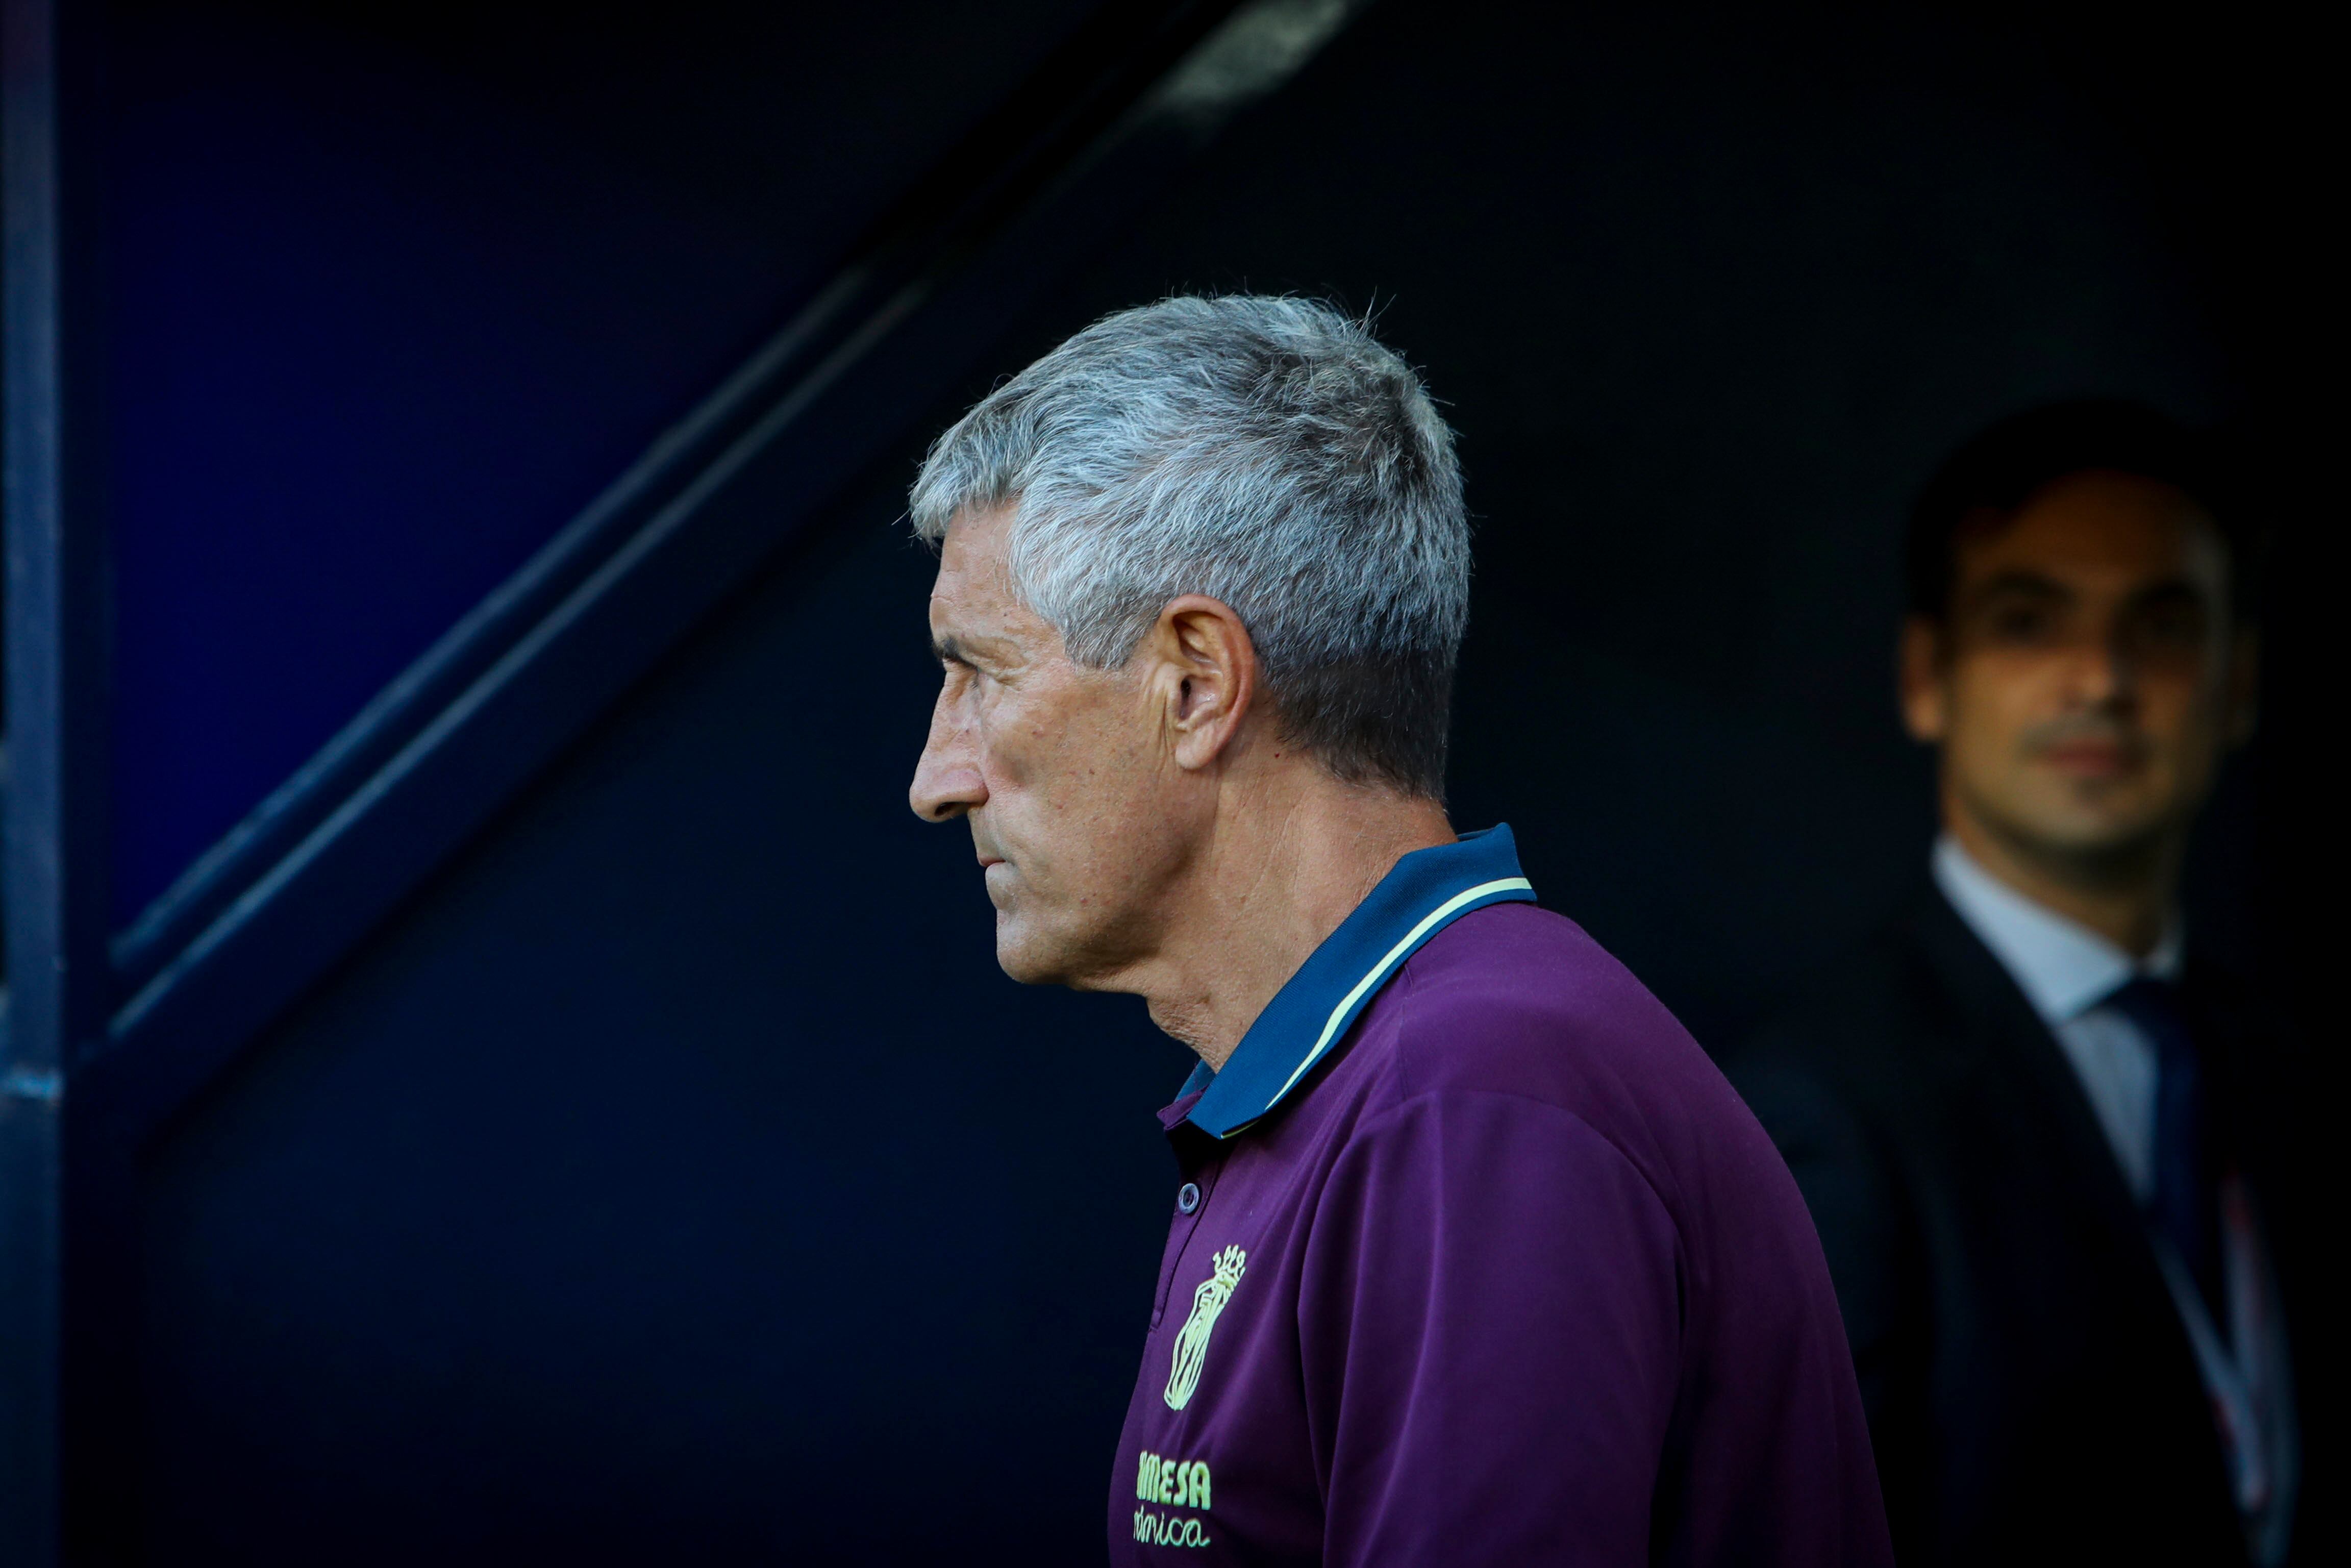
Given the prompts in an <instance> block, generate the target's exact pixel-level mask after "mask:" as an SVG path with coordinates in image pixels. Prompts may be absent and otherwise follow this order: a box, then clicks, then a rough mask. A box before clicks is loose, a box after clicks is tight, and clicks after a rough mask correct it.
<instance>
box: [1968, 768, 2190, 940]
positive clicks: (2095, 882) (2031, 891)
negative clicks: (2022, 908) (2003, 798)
mask: <svg viewBox="0 0 2351 1568" xmlns="http://www.w3.org/2000/svg"><path fill="white" fill-rule="evenodd" d="M1943 825H1944V827H1945V828H1946V829H1947V830H1948V831H1949V832H1950V834H1951V836H1952V837H1953V838H1955V839H1957V840H1958V841H1959V847H1960V848H1961V849H1963V850H1965V851H1967V852H1968V858H1969V859H1970V860H1972V861H1974V862H1976V864H1978V865H1980V866H1981V867H1982V868H1983V869H1984V870H1985V871H1987V872H1989V873H1991V875H1993V876H1994V877H1997V878H1998V879H1999V880H2000V881H2001V882H2003V883H2007V884H2008V885H2009V886H2010V887H2011V888H2014V889H2015V890H2016V891H2017V892H2019V893H2021V894H2023V895H2024V896H2025V897H2027V898H2029V899H2031V900H2032V902H2033V903H2035V904H2040V905H2041V906H2042V907H2043V909H2047V910H2051V911H2053V912H2054V913H2056V914H2059V915H2064V916H2065V917H2066V918H2067V919H2069V920H2072V921H2074V922H2075V923H2077V924H2079V925H2085V926H2087V927H2089V928H2090V929H2091V930H2093V931H2095V932H2096V933H2097V934H2098V935H2099V936H2104V937H2105V939H2106V940H2107V941H2109V942H2112V943H2113V944H2114V945H2115V946H2117V947H2120V948H2121V949H2123V951H2125V952H2126V953H2129V954H2131V955H2132V956H2135V957H2141V958H2143V957H2145V956H2147V955H2148V954H2149V953H2152V952H2154V951H2155V949H2156V946H2157V945H2158V944H2159V943H2160V942H2161V941H2162V940H2163V934H2164V931H2165V929H2166V928H2167V925H2168V922H2169V918H2170V915H2171V909H2172V904H2173V901H2174V897H2175V894H2176V891H2177V888H2178V885H2179V862H2180V858H2181V853H2180V852H2181V845H2180V844H2179V841H2178V835H2166V836H2165V837H2163V838H2161V839H2158V840H2154V841H2149V842H2147V844H2144V845H2140V846H2135V847H2133V848H2132V849H2131V850H2129V851H2127V852H2117V853H2111V854H2102V855H2096V856H2092V855H2085V854H2080V853H2075V852H2067V851H2053V850H2044V849H2041V848H2038V847H2036V846H2034V845H2032V844H2030V843H2028V842H2025V841H2022V840H2021V839H2020V838H2019V837H2018V836H2017V835H2015V834H2012V833H2006V832H2002V831H2000V830H1999V829H1997V828H1995V827H1993V826H1991V824H1989V823H1986V822H1985V821H1982V820H1981V819H1980V818H1979V817H1977V816H1976V815H1975V814H1974V813H1973V812H1972V811H1970V810H1967V808H1966V807H1965V806H1964V805H1963V804H1960V803H1959V802H1956V801H1953V800H1949V799H1946V800H1944V802H1943Z"/></svg>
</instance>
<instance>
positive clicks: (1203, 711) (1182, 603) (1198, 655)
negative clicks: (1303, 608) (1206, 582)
mask: <svg viewBox="0 0 2351 1568" xmlns="http://www.w3.org/2000/svg"><path fill="white" fill-rule="evenodd" d="M1143 651H1144V652H1145V653H1148V654H1149V655H1150V656H1151V658H1152V660H1153V661H1154V664H1155V666H1156V667H1155V669H1154V670H1153V672H1152V674H1151V677H1150V682H1149V685H1150V690H1151V693H1152V699H1153V701H1154V702H1155V704H1156V705H1157V706H1158V708H1159V712H1160V723H1161V725H1162V727H1163V729H1164V732H1165V735H1166V737H1167V746H1168V750H1169V752H1170V753H1171V754H1172V755H1173V756H1174V757H1175V763H1176V766H1178V767H1180V768H1195V769H1196V768H1206V767H1207V766H1208V765H1209V764H1210V763H1212V762H1214V761H1216V760H1217V758H1219V757H1221V756H1222V755H1224V753H1225V751H1226V750H1227V748H1228V747H1230V746H1231V745H1232V743H1233V737H1235V736H1237V735H1238V734H1239V733H1240V727H1241V720H1242V719H1243V718H1244V717H1245V716H1247V715H1248V713H1249V709H1250V708H1251V707H1252V706H1255V704H1256V701H1257V683H1258V663H1257V645H1256V644H1255V643H1251V642H1250V641H1249V628H1248V627H1246V626H1244V625H1242V624H1241V618H1240V617H1239V616H1238V615H1237V614H1235V613H1234V612H1233V610H1232V607H1231V606H1230V605H1228V604H1226V603H1224V602H1223V601H1219V600H1215V599H1210V598H1209V597H1208V596H1207V595H1206V594H1203V593H1187V594H1185V595H1184V596H1183V597H1182V598H1180V599H1171V600H1169V601H1167V605H1166V608H1165V609H1163V610H1161V611H1160V612H1159V619H1158V620H1156V621H1155V622H1152V626H1151V630H1150V631H1149V632H1146V633H1145V634H1144V647H1143Z"/></svg>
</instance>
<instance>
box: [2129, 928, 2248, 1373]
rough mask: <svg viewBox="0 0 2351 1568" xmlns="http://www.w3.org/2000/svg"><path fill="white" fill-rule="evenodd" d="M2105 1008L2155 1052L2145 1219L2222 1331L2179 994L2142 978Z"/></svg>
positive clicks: (2204, 1160)
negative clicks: (2184, 1268)
mask: <svg viewBox="0 0 2351 1568" xmlns="http://www.w3.org/2000/svg"><path fill="white" fill-rule="evenodd" d="M2103 1005H2105V1006H2106V1007H2110V1008H2114V1009H2118V1010H2119V1011H2120V1012H2121V1013H2122V1014H2123V1016H2124V1017H2126V1018H2127V1019H2130V1020H2131V1022H2133V1023H2135V1024H2137V1026H2138V1027H2139V1030H2140V1031H2141V1032H2142V1033H2144V1034H2145V1035H2146V1036H2147V1039H2148V1040H2151V1041H2153V1042H2154V1045H2155V1052H2156V1091H2155V1193H2154V1196H2153V1197H2150V1198H2149V1199H2148V1202H2147V1219H2148V1221H2149V1222H2150V1223H2151V1224H2152V1225H2153V1226H2154V1228H2155V1231H2156V1234H2157V1235H2158V1236H2161V1237H2162V1238H2163V1239H2165V1240H2167V1241H2168V1242H2169V1243H2170V1244H2171V1246H2172V1249H2173V1250H2174V1251H2176V1252H2178V1253H2179V1260H2180V1261H2181V1262H2182V1263H2185V1264H2186V1265H2188V1271H2189V1274H2190V1275H2192V1276H2193V1277H2194V1278H2195V1281H2196V1284H2197V1288H2198V1289H2199V1290H2200V1291H2202V1292H2203V1295H2204V1302H2205V1305H2206V1306H2207V1307H2209V1308H2210V1309H2211V1311H2212V1312H2213V1316H2214V1319H2215V1321H2216V1322H2223V1323H2225V1322H2226V1321H2227V1320H2226V1317H2225V1315H2224V1314H2223V1313H2222V1312H2221V1310H2220V1257H2219V1253H2220V1247H2219V1239H2220V1238H2219V1235H2218V1232H2219V1229H2220V1223H2219V1220H2220V1215H2219V1208H2218V1203H2217V1197H2216V1188H2215V1184H2214V1181H2213V1173H2212V1169H2211V1158H2210V1155H2211V1150H2210V1144H2209V1142H2208V1141H2207V1136H2206V1127H2205V1122H2204V1085H2203V1074H2202V1071H2201V1068H2200V1066H2199V1062H2198V1061H2197V1057H2196V1041H2195V1039H2194V1037H2193V1036H2192V1035H2191V1034H2190V1033H2189V1028H2188V1016H2187V1013H2186V1011H2185V1010H2184V1009H2182V1008H2181V1007H2180V1005H2179V988H2177V987H2175V986H2173V985H2171V984H2169V983H2168V982H2167V981H2163V980H2158V979H2152V978H2150V977H2147V976H2145V975H2141V976H2139V977H2137V978H2135V979H2132V980H2130V981H2127V982H2126V983H2125V984H2124V985H2123V986H2121V987H2120V988H2117V989H2116V990H2115V991H2113V992H2112V993H2111V994H2109V995H2108V996H2107V997H2106V998H2105V1002H2104V1004H2103ZM2223 1332H2224V1333H2225V1332H2226V1331H2225V1330H2223Z"/></svg>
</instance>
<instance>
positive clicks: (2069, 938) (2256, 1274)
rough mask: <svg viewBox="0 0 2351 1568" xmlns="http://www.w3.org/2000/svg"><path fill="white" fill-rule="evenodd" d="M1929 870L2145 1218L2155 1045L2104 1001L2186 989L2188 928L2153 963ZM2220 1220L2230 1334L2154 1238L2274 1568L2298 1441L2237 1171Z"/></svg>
mask: <svg viewBox="0 0 2351 1568" xmlns="http://www.w3.org/2000/svg"><path fill="white" fill-rule="evenodd" d="M1934 872H1935V885H1936V886H1938V887H1939V888H1940V889H1942V891H1943V896H1944V897H1945V898H1948V899H1949V900H1950V903H1951V907H1952V908H1953V909H1955V910H1957V911H1958V912H1959V918H1960V919H1961V920H1964V921H1966V922H1967V925H1968V928H1969V929H1970V930H1971V931H1973V932H1974V933H1975V934H1976V936H1978V937H1979V938H1980V940H1981V941H1982V943H1983V945H1984V946H1987V947H1989V948H1991V953H1992V956H1993V957H1995V958H1997V959H1999V960H2000V963H2001V967H2002V968H2004V969H2006V970H2007V971H2008V973H2009V977H2011V979H2013V980H2014V981H2015V982H2016V985H2017V988H2018V989H2019V990H2022V992H2023V993H2024V997H2025V999H2026V1000H2027V1001H2029V1002H2031V1003H2032V1010H2033V1011H2034V1012H2036V1013H2038V1014H2039V1015H2040V1016H2041V1021H2042V1022H2043V1023H2044V1024H2046V1025H2048V1026H2049V1032H2050V1033H2051V1034H2053V1035H2054V1036H2056V1038H2057V1044H2058V1046H2059V1047H2060V1048H2061V1049H2062V1050H2063V1051H2064V1053H2065V1059H2066V1061H2069V1062H2071V1063H2072V1064H2073V1068H2074V1076H2075V1077H2076V1078H2078V1079H2080V1080H2081V1083H2082V1091H2083V1093H2084V1094H2085V1095H2086V1096H2087V1097H2088V1099H2089V1102H2090V1108H2091V1110H2093V1111H2094V1112H2095V1113H2096V1114H2097V1118H2098V1125H2099V1127H2100V1128H2101V1129H2103V1130H2104V1131H2105V1135H2106V1144H2107V1146H2108V1147H2110V1148H2111V1149H2112V1150H2113V1151H2114V1155H2115V1163H2116V1165H2118V1166H2121V1167H2122V1173H2123V1179H2124V1180H2125V1181H2126V1183H2128V1184H2129V1186H2130V1190H2131V1196H2132V1197H2135V1198H2137V1200H2138V1202H2139V1205H2140V1207H2142V1208H2144V1207H2146V1205H2147V1203H2148V1202H2149V1201H2150V1200H2151V1199H2152V1198H2153V1197H2154V1195H2155V1099H2156V1086H2157V1079H2158V1071H2157V1054H2156V1045H2155V1041H2153V1040H2149V1039H2148V1038H2147V1035H2146V1033H2145V1031H2143V1030H2141V1029H2140V1028H2139V1027H2138V1025H2137V1023H2135V1022H2134V1021H2132V1019H2130V1018H2129V1017H2128V1016H2127V1015H2126V1014H2125V1013H2124V1012H2123V1011H2122V1009H2119V1008H2115V1007H2110V1006H2106V1005H2105V1004H2104V1002H2103V1000H2102V998H2106V997H2109V996H2112V995H2113V994H2114V993H2115V991H2116V988H2119V987H2121V986H2122V985H2124V984H2125V983H2126V982H2127V981H2130V980H2132V979H2135V978H2137V977H2140V976H2147V977H2152V978H2156V979H2160V980H2176V979H2178V978H2179V922H2178V921H2177V920H2176V919H2175V920H2174V921H2173V922H2172V923H2171V925H2170V928H2169V929H2168V930H2167V931H2166V932H2165V933H2164V935H2163V939H2162V941H2160V942H2158V944H2157V945H2156V948H2155V951H2154V952H2152V953H2149V954H2148V955H2147V956H2146V957H2144V958H2134V957H2132V956H2130V955H2129V954H2128V953H2126V952H2125V951H2124V950H2123V949H2122V948H2120V947H2118V946H2115V944H2113V943H2112V942H2109V941H2107V940H2106V939H2105V937H2104V936H2099V935H2098V934H2097V933H2096V932H2095V931H2092V930H2090V929H2089V928H2088V927H2087V926H2085V925H2081V924H2079V923H2078V922H2076V921H2073V920H2069V919H2067V918H2066V917H2065V916H2064V915H2059V914H2057V913H2055V912H2054V911H2053V910H2049V909H2045V908H2043V906H2042V905H2040V904H2035V903H2033V902H2032V900H2031V899H2029V898H2027V897H2025V896H2024V894H2021V893H2019V892H2017V891H2016V890H2015V889H2014V888H2011V887H2010V886H2009V885H2008V884H2007V883H2003V882H2001V881H2000V880H1999V879H1997V878H1996V877H1994V876H1993V875H1992V874H1991V873H1990V872H1988V871H1986V870H1984V869H1983V867H1981V866H1980V865H1978V864H1977V863H1976V862H1975V861H1973V860H1972V859H1970V857H1969V855H1968V852H1966V851H1965V850H1963V849H1961V848H1960V847H1959V841H1958V840H1956V839H1954V838H1952V837H1951V836H1950V835H1949V834H1948V833H1946V834H1944V835H1943V837H1942V838H1940V839H1939V840H1938V841H1936V844H1935V859H1934ZM2220 1220H2221V1231H2222V1235H2221V1248H2220V1253H2221V1269H2222V1275H2223V1281H2224V1282H2223V1293H2224V1295H2225V1296H2226V1298H2227V1303H2226V1310H2227V1316H2228V1319H2229V1321H2228V1322H2227V1323H2226V1324H2221V1323H2219V1322H2214V1320H2213V1314H2212V1312H2211V1310H2210V1308H2209V1307H2207V1306H2206V1305H2205V1302H2204V1296H2203V1292H2202V1291H2199V1290H2198V1289H2197V1287H2196V1285H2195V1283H2194V1281H2193V1280H2192V1279H2191V1278H2190V1276H2189V1271H2188V1269H2187V1267H2186V1265H2185V1264H2183V1263H2182V1262H2180V1260H2179V1258H2178V1257H2177V1256H2176V1255H2175V1254H2174V1253H2173V1251H2172V1249H2170V1247H2169V1246H2168V1245H2167V1244H2165V1243H2164V1242H2163V1241H2162V1239H2160V1238H2159V1237H2157V1236H2155V1235H2154V1234H2153V1232H2152V1230H2150V1232H2149V1238H2148V1239H2149V1241H2150V1243H2151V1244H2152V1245H2153V1246H2154V1248H2155V1251H2156V1259H2157V1262H2158V1265H2159V1266H2160V1267H2161V1269H2162V1271H2163V1276H2164V1282H2165V1283H2166V1284H2167V1285H2168V1287H2169V1288H2170V1291H2171V1298H2172V1304H2173V1305H2174V1306H2175V1307H2176V1308H2177V1309H2178V1310H2179V1317H2180V1323H2181V1326H2182V1327H2183V1328H2185V1329H2186V1330H2187V1332H2188V1338H2189V1343H2190V1345H2191V1347H2192V1348H2193V1349H2194V1350H2195V1352H2196V1364H2197V1368H2198V1370H2199V1372H2201V1373H2202V1374H2203V1378H2204V1388H2205V1392H2206V1393H2207V1394H2209V1395H2210V1396H2211V1398H2212V1404H2213V1413H2214V1418H2215V1421H2216V1423H2217V1424H2218V1426H2219V1427H2220V1437H2221V1446H2222V1448H2224V1449H2225V1450H2226V1452H2227V1456H2228V1459H2229V1469H2230V1476H2229V1479H2230V1481H2231V1490H2233V1491H2234V1492H2235V1493H2236V1498H2237V1507H2238V1511H2240V1513H2241V1514H2242V1516H2243V1518H2244V1521H2245V1536H2246V1544H2247V1545H2248V1546H2249V1547H2250V1548H2251V1549H2252V1556H2253V1561H2254V1562H2255V1563H2263V1564H2271V1563H2279V1562H2282V1561H2283V1558H2284V1555H2285V1548H2286V1544H2287V1542H2288V1539H2289V1537H2290V1534H2291V1531H2292V1528H2293V1515H2294V1493H2295V1491H2296V1490H2297V1488H2296V1482H2297V1480H2298V1479H2299V1470H2300V1463H2299V1460H2300V1442H2299V1440H2298V1431H2297V1427H2296V1423H2295V1420H2294V1403H2293V1368H2292V1364H2291V1362H2290V1360H2289V1359H2288V1355H2287V1350H2286V1343H2285V1334H2284V1329H2283V1323H2282V1322H2281V1321H2280V1319H2279V1316H2278V1312H2277V1309H2276V1301H2277V1285H2276V1279H2275V1275H2274V1273H2273V1270H2272V1269H2271V1267H2270V1261H2269V1257H2268V1249H2267V1247H2266V1245H2265V1244H2264V1242H2263V1239H2262V1234H2261V1229H2260V1226H2259V1223H2258V1220H2257V1218H2256V1216H2255V1213H2254V1209H2253V1203H2252V1194H2251V1192H2250V1190H2249V1189H2248V1188H2247V1187H2246V1186H2245V1184H2244V1182H2243V1180H2242V1179H2241V1177H2239V1176H2237V1175H2236V1174H2235V1173H2233V1172H2231V1173H2229V1174H2227V1175H2225V1176H2223V1177H2222V1178H2221V1182H2220Z"/></svg>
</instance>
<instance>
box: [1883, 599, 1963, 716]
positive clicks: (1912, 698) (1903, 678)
mask: <svg viewBox="0 0 2351 1568" xmlns="http://www.w3.org/2000/svg"><path fill="white" fill-rule="evenodd" d="M1946 635H1947V632H1946V629H1945V627H1944V626H1943V623H1942V622H1939V621H1936V620H1934V619H1932V618H1930V617H1928V616H1925V615H1913V616H1911V617H1910V618H1909V619H1907V620H1906V621H1904V622H1902V652H1901V664H1900V669H1899V671H1898V673H1897V674H1896V682H1897V684H1898V685H1899V687H1900V691H1901V696H1902V727H1903V728H1905V729H1907V730H1908V731H1909V732H1910V737H1911V738H1912V739H1913V740H1921V741H1925V742H1926V743H1927V744H1928V745H1929V746H1932V745H1935V744H1937V743H1938V742H1939V741H1941V739H1942V738H1943V737H1944V735H1945V733H1946V732H1947V731H1948V730H1949V727H1950V722H1951V715H1950V688H1949V684H1948V683H1947V682H1946V680H1945V679H1944V676H1945V674H1946V671H1947V668H1948V660H1947V658H1946V653H1947V651H1946V649H1945V647H1944V645H1943V639H1944V637H1945V636H1946Z"/></svg>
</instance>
